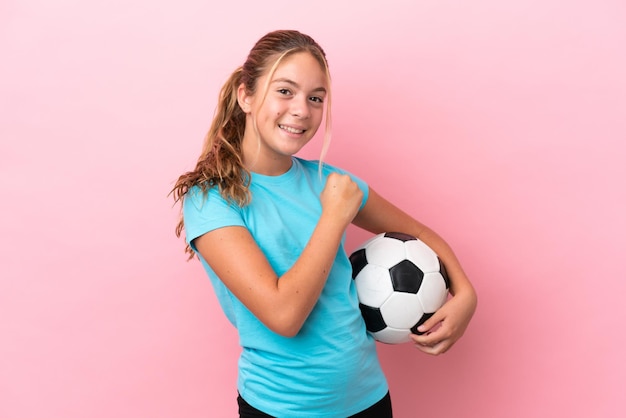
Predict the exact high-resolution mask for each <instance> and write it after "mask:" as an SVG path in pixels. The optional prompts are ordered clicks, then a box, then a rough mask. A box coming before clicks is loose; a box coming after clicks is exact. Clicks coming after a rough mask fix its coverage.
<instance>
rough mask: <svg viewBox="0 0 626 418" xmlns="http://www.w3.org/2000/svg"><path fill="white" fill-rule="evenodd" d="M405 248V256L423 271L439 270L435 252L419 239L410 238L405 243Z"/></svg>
mask: <svg viewBox="0 0 626 418" xmlns="http://www.w3.org/2000/svg"><path fill="white" fill-rule="evenodd" d="M405 248H406V254H407V258H408V259H409V260H411V261H412V262H413V263H414V264H415V265H416V266H418V267H419V268H420V270H422V271H423V272H424V273H428V272H431V271H439V259H438V258H437V254H436V253H435V252H434V251H433V250H432V249H431V248H430V247H429V246H428V245H426V244H425V243H423V242H422V241H420V240H412V241H407V242H406V243H405Z"/></svg>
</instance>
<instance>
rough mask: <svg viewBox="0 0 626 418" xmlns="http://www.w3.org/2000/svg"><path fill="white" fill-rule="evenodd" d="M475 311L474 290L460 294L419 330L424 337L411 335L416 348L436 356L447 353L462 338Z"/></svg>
mask: <svg viewBox="0 0 626 418" xmlns="http://www.w3.org/2000/svg"><path fill="white" fill-rule="evenodd" d="M475 310H476V294H475V293H474V291H473V289H468V290H467V291H466V292H465V293H461V292H458V293H457V294H456V295H455V296H453V297H452V298H451V299H449V300H448V301H447V302H446V303H445V304H444V305H443V306H442V307H441V308H439V310H438V311H437V312H435V314H434V315H433V316H432V317H430V318H429V319H428V320H427V321H426V322H424V323H423V324H422V325H421V326H420V327H419V328H418V330H419V331H420V332H424V334H423V335H416V334H412V335H411V338H412V339H413V341H415V347H417V349H418V350H420V351H423V352H424V353H427V354H432V355H435V356H436V355H439V354H443V353H445V352H446V351H448V350H449V349H450V347H452V346H453V345H454V343H455V342H456V341H457V340H458V339H459V338H461V336H462V335H463V333H464V332H465V329H466V328H467V326H468V324H469V322H470V319H471V318H472V315H473V314H474V311H475Z"/></svg>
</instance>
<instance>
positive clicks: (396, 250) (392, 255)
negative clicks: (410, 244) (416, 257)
mask: <svg viewBox="0 0 626 418" xmlns="http://www.w3.org/2000/svg"><path fill="white" fill-rule="evenodd" d="M365 256H366V257H367V261H368V263H370V264H376V265H378V266H382V267H386V268H391V267H393V266H395V265H396V264H398V263H399V262H400V261H402V260H404V258H405V257H406V253H405V250H404V242H403V241H400V240H397V239H394V238H385V237H380V238H378V239H375V240H373V241H372V242H370V244H369V245H368V246H367V247H366V248H365Z"/></svg>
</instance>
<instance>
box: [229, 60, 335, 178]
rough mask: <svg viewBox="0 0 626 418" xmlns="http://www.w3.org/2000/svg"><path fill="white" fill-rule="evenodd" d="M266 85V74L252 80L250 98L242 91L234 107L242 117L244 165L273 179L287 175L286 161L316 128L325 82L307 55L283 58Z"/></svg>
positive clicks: (321, 110) (318, 124)
mask: <svg viewBox="0 0 626 418" xmlns="http://www.w3.org/2000/svg"><path fill="white" fill-rule="evenodd" d="M268 72H269V70H268ZM267 81H268V74H267V73H266V74H265V75H264V76H262V77H260V78H259V79H258V80H257V86H258V88H257V92H256V94H254V95H247V94H246V92H245V88H244V87H243V85H242V86H240V87H239V90H238V99H239V105H240V106H241V108H242V109H243V111H244V112H245V113H246V129H245V132H244V138H243V154H244V164H245V165H246V167H247V168H248V169H250V170H251V171H254V172H256V173H260V174H266V175H279V174H282V173H284V172H286V171H287V170H289V168H290V167H291V156H292V155H294V154H296V153H297V152H298V151H300V149H301V148H302V147H303V146H304V145H306V144H307V143H308V142H309V141H310V140H311V138H312V137H313V135H315V132H316V131H317V129H318V128H319V126H320V123H321V121H322V116H323V112H324V100H325V98H326V93H327V90H328V82H327V79H326V73H325V72H324V70H323V69H322V67H321V66H320V64H319V63H318V61H317V60H316V59H315V58H314V57H313V56H312V55H311V54H310V53H308V52H299V53H296V54H293V55H290V56H288V57H285V58H284V59H283V60H282V61H281V63H280V65H279V66H278V67H277V68H276V71H275V72H274V74H273V75H272V78H271V80H270V82H269V84H267ZM265 86H267V92H265ZM264 96H265V97H264ZM255 125H256V126H255Z"/></svg>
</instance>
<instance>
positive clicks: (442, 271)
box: [437, 257, 450, 289]
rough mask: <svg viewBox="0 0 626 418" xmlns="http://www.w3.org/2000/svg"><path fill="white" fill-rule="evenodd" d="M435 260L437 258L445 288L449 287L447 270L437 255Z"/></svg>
mask: <svg viewBox="0 0 626 418" xmlns="http://www.w3.org/2000/svg"><path fill="white" fill-rule="evenodd" d="M437 260H439V273H441V275H442V276H443V280H445V281H446V289H450V278H449V277H448V271H447V270H446V266H445V265H444V264H443V262H442V261H441V260H440V259H439V257H437Z"/></svg>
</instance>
